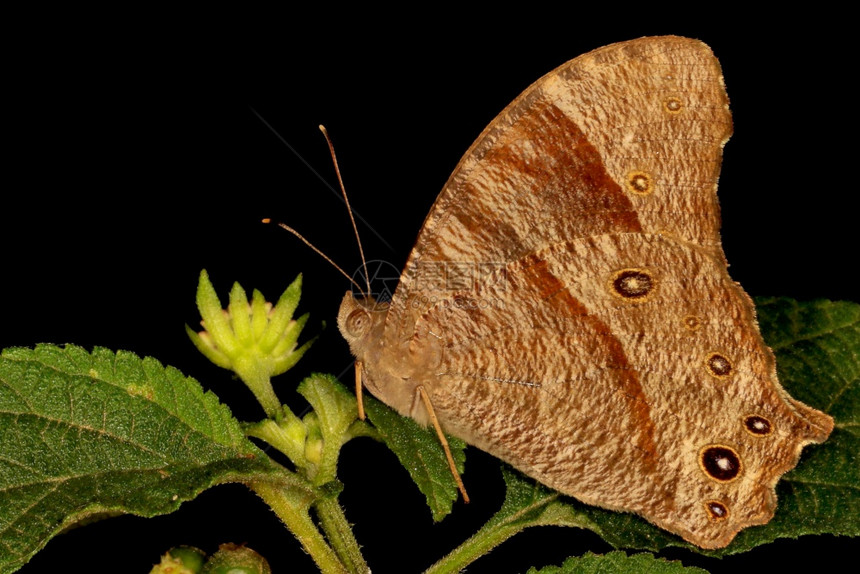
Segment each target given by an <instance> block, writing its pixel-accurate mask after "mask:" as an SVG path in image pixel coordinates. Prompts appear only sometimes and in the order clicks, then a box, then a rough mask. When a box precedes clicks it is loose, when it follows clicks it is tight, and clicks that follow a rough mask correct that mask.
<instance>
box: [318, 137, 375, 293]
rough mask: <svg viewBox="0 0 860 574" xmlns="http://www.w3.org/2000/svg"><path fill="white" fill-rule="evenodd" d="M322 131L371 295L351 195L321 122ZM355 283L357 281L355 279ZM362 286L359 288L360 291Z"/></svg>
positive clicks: (368, 276)
mask: <svg viewBox="0 0 860 574" xmlns="http://www.w3.org/2000/svg"><path fill="white" fill-rule="evenodd" d="M320 131H321V132H322V133H323V135H324V136H325V141H326V142H327V143H328V150H329V152H330V153H331V161H332V163H334V172H335V173H336V174H337V182H338V183H339V184H340V191H341V193H343V200H344V201H345V202H346V211H347V213H349V220H350V221H351V222H352V229H353V231H355V240H356V242H358V252H359V254H360V255H361V265H362V267H363V268H364V279H365V281H367V295H368V296H369V295H370V275H369V274H368V273H367V260H366V259H365V258H364V248H363V247H362V246H361V237H359V236H358V226H357V225H356V224H355V217H353V215H352V206H351V205H350V204H349V197H347V195H346V188H345V187H344V185H343V178H342V177H341V176H340V168H339V167H338V165H337V155H335V153H334V145H333V144H332V143H331V138H330V137H328V132H327V131H326V129H325V126H324V125H322V124H320ZM353 283H355V281H353ZM360 290H361V288H359V291H360Z"/></svg>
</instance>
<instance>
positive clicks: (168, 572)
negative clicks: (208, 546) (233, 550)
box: [149, 546, 206, 574]
mask: <svg viewBox="0 0 860 574" xmlns="http://www.w3.org/2000/svg"><path fill="white" fill-rule="evenodd" d="M205 558H206V554H204V553H203V551H202V550H198V549H197V548H192V547H191V546H177V547H176V548H171V549H170V550H168V551H167V553H166V554H165V555H164V556H162V557H161V563H159V564H157V565H155V566H153V567H152V570H150V571H149V574H199V573H200V571H201V570H202V569H203V561H204V560H205Z"/></svg>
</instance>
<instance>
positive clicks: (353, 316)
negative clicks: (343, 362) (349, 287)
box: [337, 291, 388, 359]
mask: <svg viewBox="0 0 860 574" xmlns="http://www.w3.org/2000/svg"><path fill="white" fill-rule="evenodd" d="M387 311H388V303H379V302H377V301H376V299H374V298H373V297H371V296H360V297H356V296H355V295H353V293H352V292H351V291H347V292H346V294H345V295H344V296H343V300H342V301H341V303H340V310H339V311H338V314H337V326H338V329H340V333H341V335H343V338H344V339H346V342H347V343H349V348H350V350H351V351H352V354H353V355H355V357H356V358H358V359H363V358H364V357H365V355H367V354H368V352H370V351H371V345H372V343H373V342H374V341H379V340H380V339H381V337H382V330H383V328H384V325H385V317H386V314H387Z"/></svg>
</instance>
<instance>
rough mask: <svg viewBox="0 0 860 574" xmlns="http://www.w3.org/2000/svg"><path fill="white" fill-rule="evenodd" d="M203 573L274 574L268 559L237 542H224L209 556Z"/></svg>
mask: <svg viewBox="0 0 860 574" xmlns="http://www.w3.org/2000/svg"><path fill="white" fill-rule="evenodd" d="M202 574H272V569H271V567H269V563H268V562H266V559H265V558H263V557H262V556H260V555H259V554H257V553H256V552H254V551H253V550H251V549H250V548H248V547H247V546H239V545H237V544H222V545H221V547H220V548H218V552H216V553H215V554H213V555H212V557H211V558H209V561H208V562H206V566H204V567H203V572H202Z"/></svg>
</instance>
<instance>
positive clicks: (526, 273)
mask: <svg viewBox="0 0 860 574" xmlns="http://www.w3.org/2000/svg"><path fill="white" fill-rule="evenodd" d="M522 272H523V275H522V276H521V277H517V278H516V280H517V282H518V283H519V282H522V286H523V287H528V288H530V290H531V291H533V292H536V295H537V297H539V298H540V299H541V300H543V301H545V302H546V303H547V304H548V305H550V306H551V308H552V312H553V313H556V314H557V316H573V315H576V316H581V317H582V319H583V320H584V321H585V322H586V324H588V325H589V326H590V327H591V328H592V333H593V334H594V335H595V336H596V337H598V338H599V343H598V344H599V345H600V346H601V347H602V348H603V349H605V350H606V351H607V352H608V353H609V356H610V357H611V358H612V363H611V365H612V369H613V372H614V374H615V376H616V378H615V379H614V381H613V382H614V384H616V385H617V386H618V387H619V390H620V392H622V393H623V394H624V396H625V398H627V399H629V400H630V402H629V405H630V415H631V417H632V418H633V420H634V421H635V426H636V428H637V429H639V434H638V436H637V437H636V447H637V448H638V449H639V450H640V452H642V453H643V455H644V463H645V465H646V468H647V470H648V471H654V470H656V465H657V454H656V452H657V451H656V448H657V447H656V444H655V440H654V433H655V426H654V422H653V421H652V420H651V407H650V405H649V403H648V400H647V398H646V396H645V393H644V392H643V390H642V385H641V383H640V382H639V377H638V376H637V374H636V370H635V369H634V367H633V366H632V365H631V364H630V362H629V361H628V359H627V354H626V353H625V352H624V347H623V346H622V345H621V342H620V341H619V340H618V339H617V338H616V337H615V336H613V335H612V332H611V329H610V328H609V326H608V325H607V324H606V323H604V322H603V321H601V320H600V319H599V318H597V317H596V316H595V315H593V314H591V313H589V311H588V309H587V308H586V307H585V306H584V305H583V304H582V303H581V302H580V301H579V300H577V299H576V298H575V297H574V296H573V295H572V294H571V293H570V291H568V290H567V288H566V285H565V284H564V282H563V281H562V280H561V279H559V278H558V277H557V276H556V275H555V274H554V273H553V272H552V270H551V269H550V266H549V264H548V262H547V261H546V260H545V259H543V258H541V257H540V256H539V255H538V254H533V255H531V256H529V257H527V258H526V259H525V260H524V261H523V268H522Z"/></svg>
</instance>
